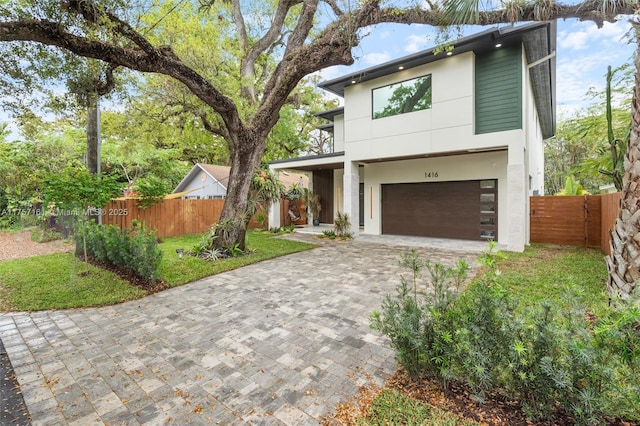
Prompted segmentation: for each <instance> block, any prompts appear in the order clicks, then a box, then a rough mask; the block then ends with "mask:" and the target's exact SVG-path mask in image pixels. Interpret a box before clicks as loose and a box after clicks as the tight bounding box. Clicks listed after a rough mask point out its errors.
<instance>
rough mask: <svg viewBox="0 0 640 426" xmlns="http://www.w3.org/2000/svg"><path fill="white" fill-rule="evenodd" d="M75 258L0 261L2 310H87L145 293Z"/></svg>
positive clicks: (66, 255)
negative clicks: (87, 308)
mask: <svg viewBox="0 0 640 426" xmlns="http://www.w3.org/2000/svg"><path fill="white" fill-rule="evenodd" d="M85 266H86V265H83V264H82V263H81V262H80V261H79V260H78V259H77V258H76V257H75V256H73V255H72V254H69V253H55V254H48V255H44V256H35V257H28V258H25V259H14V260H6V261H3V262H0V294H2V297H0V309H2V310H15V311H41V310H47V309H70V308H86V307H89V306H104V305H113V304H116V303H120V302H122V301H125V300H132V299H137V298H140V297H142V296H144V294H145V292H144V291H143V290H141V289H139V288H137V287H134V286H132V285H130V284H129V283H128V282H126V281H124V280H122V279H121V278H119V277H118V276H117V275H116V274H114V273H112V272H109V271H106V270H104V269H100V268H97V267H94V266H92V265H89V267H88V273H87V271H86V269H85Z"/></svg>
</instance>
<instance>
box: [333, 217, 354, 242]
mask: <svg viewBox="0 0 640 426" xmlns="http://www.w3.org/2000/svg"><path fill="white" fill-rule="evenodd" d="M336 216H337V217H336V219H335V220H334V231H335V234H336V237H340V238H351V237H352V236H353V235H352V234H351V221H350V220H349V215H348V214H347V213H341V212H338V213H337V215H336Z"/></svg>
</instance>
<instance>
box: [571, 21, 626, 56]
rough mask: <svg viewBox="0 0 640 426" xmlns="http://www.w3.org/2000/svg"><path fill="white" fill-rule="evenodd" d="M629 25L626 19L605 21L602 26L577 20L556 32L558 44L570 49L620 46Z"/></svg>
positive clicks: (623, 41)
mask: <svg viewBox="0 0 640 426" xmlns="http://www.w3.org/2000/svg"><path fill="white" fill-rule="evenodd" d="M630 25H631V24H629V23H628V22H626V21H618V22H616V23H610V22H605V23H604V26H603V27H602V28H598V27H597V26H596V25H595V24H594V23H593V22H578V23H575V24H574V25H572V26H571V27H570V28H567V29H566V30H565V31H560V32H559V33H558V46H559V47H560V48H562V49H572V50H585V49H594V48H598V47H615V46H616V45H617V46H620V44H621V43H625V34H626V33H627V32H628V31H629V28H630Z"/></svg>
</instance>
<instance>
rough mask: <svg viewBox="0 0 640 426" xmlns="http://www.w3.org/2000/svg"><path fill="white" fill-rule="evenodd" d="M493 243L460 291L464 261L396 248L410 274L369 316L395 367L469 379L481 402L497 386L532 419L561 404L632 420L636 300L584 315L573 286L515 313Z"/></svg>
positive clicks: (584, 416) (597, 417)
mask: <svg viewBox="0 0 640 426" xmlns="http://www.w3.org/2000/svg"><path fill="white" fill-rule="evenodd" d="M493 248H494V245H493V244H492V245H491V246H490V249H489V250H488V251H486V252H485V253H484V254H483V255H482V256H481V258H480V259H479V260H480V263H482V264H483V265H484V266H485V272H484V274H483V275H482V276H481V277H480V278H479V279H476V280H475V281H474V282H473V283H472V284H470V285H469V287H468V288H467V289H466V290H465V291H464V292H462V291H461V287H462V284H463V283H464V281H465V277H466V271H467V269H468V266H466V265H465V264H464V263H462V264H461V263H459V264H457V265H455V266H453V267H447V266H445V265H442V264H438V263H431V262H429V261H422V260H421V259H419V257H418V256H417V255H416V253H415V252H413V251H412V252H410V253H407V254H404V255H402V260H401V265H403V266H404V267H406V268H408V269H409V270H410V271H411V277H410V278H409V279H406V278H405V277H404V276H401V277H400V285H399V286H398V287H397V291H396V294H395V295H386V296H385V297H384V299H383V301H382V307H381V309H380V310H379V311H374V312H373V313H372V315H371V316H370V323H371V327H372V328H373V329H375V330H378V331H380V332H381V333H382V334H384V335H386V336H387V337H389V339H390V341H391V346H392V347H393V348H394V349H395V351H396V357H397V359H398V362H399V364H400V365H401V367H402V368H403V369H405V370H406V371H407V373H409V375H410V376H411V377H412V378H413V379H420V378H424V377H429V378H435V379H438V380H440V381H441V382H442V383H443V384H444V385H446V384H447V383H448V382H449V381H451V380H456V381H458V382H462V383H465V384H466V385H467V386H468V388H469V390H470V392H471V394H472V396H473V397H474V398H475V399H476V401H478V402H480V403H482V402H483V400H484V399H485V397H486V396H487V395H488V394H489V393H494V392H497V393H503V394H505V395H508V396H509V397H510V398H512V399H516V400H518V401H519V402H520V403H521V405H522V407H523V410H524V412H525V414H526V415H527V417H529V418H531V419H543V420H548V419H549V418H550V415H551V414H552V413H553V412H554V411H555V410H557V409H558V408H561V409H563V410H564V411H565V412H567V413H568V414H569V415H571V417H572V418H573V419H574V421H575V423H576V424H596V423H603V422H604V421H605V420H606V419H607V416H612V415H613V416H619V417H621V418H626V419H632V420H637V419H638V418H639V417H640V414H639V408H638V406H639V404H638V401H640V386H639V385H638V383H640V377H639V370H640V361H639V355H640V308H639V306H638V305H634V304H620V306H619V307H618V308H616V309H613V310H612V311H611V313H609V314H608V315H607V316H606V317H605V318H602V319H600V320H599V321H598V322H589V321H587V319H590V316H589V315H587V312H586V310H585V308H584V307H583V306H581V305H580V304H579V302H578V301H580V300H581V296H580V294H579V292H578V291H577V290H575V289H572V288H570V289H569V290H568V291H566V292H565V293H566V294H564V295H563V301H562V303H563V305H564V306H569V308H560V307H559V305H558V304H557V303H554V302H553V301H545V302H544V303H543V304H542V305H541V306H539V307H535V308H530V309H528V310H526V311H524V312H523V313H521V314H520V315H516V314H515V313H514V312H516V309H515V302H514V298H513V297H512V296H511V295H510V294H509V293H508V292H507V291H505V290H504V289H503V288H502V286H501V285H500V284H499V279H498V277H499V276H500V272H499V271H498V270H497V268H496V265H497V259H498V253H494V252H493ZM425 270H426V271H427V272H428V274H424V272H425ZM423 275H426V277H424V278H423Z"/></svg>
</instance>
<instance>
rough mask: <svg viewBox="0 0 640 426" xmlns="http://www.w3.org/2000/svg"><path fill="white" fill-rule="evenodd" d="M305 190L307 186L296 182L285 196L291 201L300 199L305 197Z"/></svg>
mask: <svg viewBox="0 0 640 426" xmlns="http://www.w3.org/2000/svg"><path fill="white" fill-rule="evenodd" d="M304 190H305V188H303V187H301V186H300V185H298V184H297V183H294V184H292V185H291V187H290V188H289V190H287V192H286V193H285V198H286V199H287V200H290V201H296V200H300V199H302V198H303V197H304Z"/></svg>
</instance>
